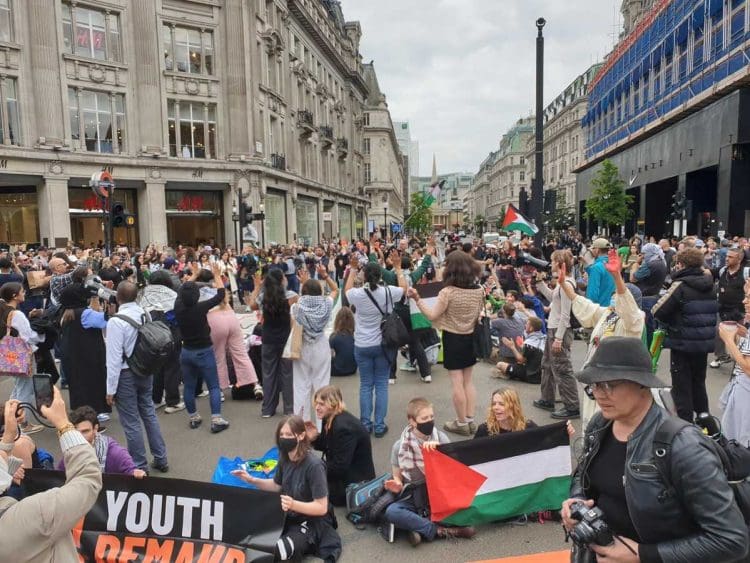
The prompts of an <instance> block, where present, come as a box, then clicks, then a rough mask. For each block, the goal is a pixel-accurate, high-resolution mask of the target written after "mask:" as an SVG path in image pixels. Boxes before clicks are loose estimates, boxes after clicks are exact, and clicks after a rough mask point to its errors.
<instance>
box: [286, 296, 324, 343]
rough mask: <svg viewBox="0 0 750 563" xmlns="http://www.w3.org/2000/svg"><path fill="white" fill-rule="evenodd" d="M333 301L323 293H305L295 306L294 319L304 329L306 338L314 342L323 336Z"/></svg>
mask: <svg viewBox="0 0 750 563" xmlns="http://www.w3.org/2000/svg"><path fill="white" fill-rule="evenodd" d="M332 307H333V303H332V302H331V300H330V299H329V298H328V297H324V296H322V295H303V296H302V297H300V298H299V301H297V305H296V307H295V308H294V320H295V321H297V322H298V323H299V324H300V325H302V328H303V329H304V339H305V340H307V341H308V342H312V341H315V340H317V339H318V338H320V337H321V336H323V331H324V330H325V328H326V325H327V324H328V319H329V318H330V317H331V309H332Z"/></svg>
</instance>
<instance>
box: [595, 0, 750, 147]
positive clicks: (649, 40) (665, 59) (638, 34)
mask: <svg viewBox="0 0 750 563" xmlns="http://www.w3.org/2000/svg"><path fill="white" fill-rule="evenodd" d="M748 4H750V0H660V1H659V2H657V3H656V4H655V5H654V7H653V8H652V10H651V11H650V12H649V13H648V14H647V15H646V16H645V17H644V18H643V20H642V21H641V22H640V23H639V24H638V25H637V27H636V29H634V30H633V32H631V33H630V34H629V35H628V36H627V37H626V38H625V39H623V41H621V42H620V44H619V45H618V46H617V48H615V50H614V51H613V52H612V53H610V55H609V57H608V59H607V61H606V63H605V64H604V65H603V66H602V68H601V69H600V70H599V72H598V73H597V75H596V76H595V77H594V80H593V81H592V83H591V85H590V87H589V102H588V104H589V105H588V111H587V112H586V114H585V115H584V117H583V120H582V126H583V128H584V131H585V138H586V160H587V161H592V160H596V159H599V158H600V157H602V156H604V155H606V154H608V153H610V152H612V151H614V150H616V149H618V148H619V147H621V146H622V145H623V144H626V143H630V142H632V141H633V140H634V139H636V138H637V137H639V136H641V135H643V134H644V133H646V132H647V131H650V130H651V129H652V128H653V127H654V126H655V124H656V122H662V121H664V120H665V118H666V117H667V116H669V117H670V118H676V117H679V115H680V114H681V113H682V112H685V113H688V112H689V110H690V109H691V108H693V106H694V105H695V103H697V102H698V101H699V100H702V99H704V98H705V97H706V91H714V90H715V89H716V86H717V85H719V84H721V83H723V84H725V85H726V83H727V82H729V83H730V84H731V83H734V82H736V81H738V80H740V79H741V78H743V77H746V76H748V74H750V6H748ZM727 79H729V80H727Z"/></svg>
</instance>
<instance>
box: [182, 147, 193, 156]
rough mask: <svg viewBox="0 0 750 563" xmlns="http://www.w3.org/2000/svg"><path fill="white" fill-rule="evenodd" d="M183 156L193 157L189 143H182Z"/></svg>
mask: <svg viewBox="0 0 750 563" xmlns="http://www.w3.org/2000/svg"><path fill="white" fill-rule="evenodd" d="M182 158H193V155H192V154H190V147H188V146H187V145H182Z"/></svg>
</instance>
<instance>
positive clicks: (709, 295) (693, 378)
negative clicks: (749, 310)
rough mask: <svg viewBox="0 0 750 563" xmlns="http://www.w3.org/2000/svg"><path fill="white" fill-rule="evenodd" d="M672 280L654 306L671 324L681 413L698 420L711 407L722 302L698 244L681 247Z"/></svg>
mask: <svg viewBox="0 0 750 563" xmlns="http://www.w3.org/2000/svg"><path fill="white" fill-rule="evenodd" d="M675 261H676V263H677V267H676V268H675V271H674V272H672V285H671V286H670V287H669V290H668V291H667V293H665V294H664V296H663V297H662V298H661V299H659V301H657V302H656V305H654V307H653V308H652V309H651V314H652V315H654V317H655V318H656V320H657V321H659V322H660V323H662V324H664V325H666V327H667V337H666V339H665V340H664V347H665V348H669V349H670V350H671V354H670V364H669V371H670V373H671V374H672V397H673V398H674V402H675V405H676V406H677V414H678V415H679V417H680V418H682V419H684V420H687V421H688V422H693V420H694V419H693V413H694V412H695V413H696V414H699V413H702V412H708V394H707V393H706V368H707V367H708V354H709V352H713V350H714V338H715V336H716V314H717V312H718V308H719V306H718V303H717V302H716V291H715V290H714V279H713V276H712V275H711V273H710V272H709V271H708V270H704V269H703V253H702V252H701V251H700V250H699V249H697V248H686V249H684V250H680V252H678V253H677V256H676V257H675Z"/></svg>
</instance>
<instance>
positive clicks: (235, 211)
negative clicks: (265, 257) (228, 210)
mask: <svg viewBox="0 0 750 563" xmlns="http://www.w3.org/2000/svg"><path fill="white" fill-rule="evenodd" d="M239 197H240V196H239V193H238V195H237V199H239ZM239 220H240V215H239V209H238V207H237V204H236V203H234V202H232V223H233V224H234V229H233V230H234V248H235V250H236V251H237V252H238V253H239V252H240V250H241V249H240V247H239V242H238V240H239V239H238V238H237V222H238V221H239Z"/></svg>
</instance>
